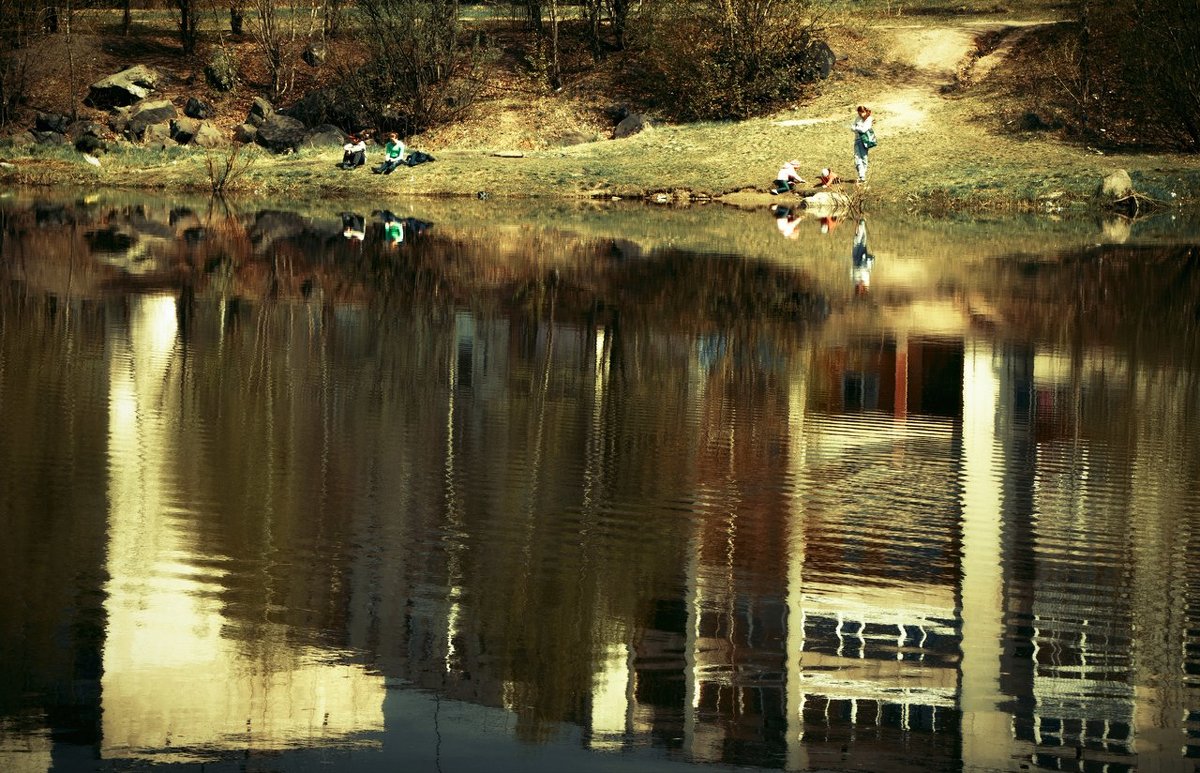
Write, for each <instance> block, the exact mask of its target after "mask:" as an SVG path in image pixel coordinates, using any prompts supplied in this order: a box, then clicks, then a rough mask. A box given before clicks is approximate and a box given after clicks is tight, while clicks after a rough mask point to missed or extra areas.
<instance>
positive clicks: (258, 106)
mask: <svg viewBox="0 0 1200 773" xmlns="http://www.w3.org/2000/svg"><path fill="white" fill-rule="evenodd" d="M274 114H275V108H273V107H271V103H270V102H268V101H267V100H265V99H263V98H262V97H255V98H254V101H253V102H251V103H250V110H249V112H247V113H246V123H248V124H250V125H251V126H262V125H263V123H265V122H266V120H267V119H268V118H270V117H271V116H272V115H274Z"/></svg>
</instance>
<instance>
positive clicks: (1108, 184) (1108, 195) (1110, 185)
mask: <svg viewBox="0 0 1200 773" xmlns="http://www.w3.org/2000/svg"><path fill="white" fill-rule="evenodd" d="M1133 193H1134V191H1133V180H1132V179H1131V178H1130V177H1129V172H1126V171H1125V170H1124V169H1114V170H1113V171H1111V172H1109V173H1108V174H1107V175H1105V176H1104V179H1103V180H1101V181H1100V187H1099V188H1097V189H1096V195H1097V196H1099V197H1100V198H1102V199H1108V200H1109V201H1116V200H1117V199H1123V198H1125V197H1126V196H1132V195H1133Z"/></svg>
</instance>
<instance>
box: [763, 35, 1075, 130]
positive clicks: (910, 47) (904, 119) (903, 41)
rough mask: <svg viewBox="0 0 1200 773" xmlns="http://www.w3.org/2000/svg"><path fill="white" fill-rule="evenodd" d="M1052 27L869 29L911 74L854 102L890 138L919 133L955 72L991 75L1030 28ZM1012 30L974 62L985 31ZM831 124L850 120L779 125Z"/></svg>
mask: <svg viewBox="0 0 1200 773" xmlns="http://www.w3.org/2000/svg"><path fill="white" fill-rule="evenodd" d="M1048 23H1054V22H1044V21H1017V20H1015V19H1009V20H1002V21H986V22H979V21H969V22H962V23H959V24H955V25H950V26H944V27H929V26H927V25H916V24H885V25H879V26H877V27H875V28H874V31H875V33H876V34H879V35H881V36H884V37H883V42H884V45H885V48H886V50H887V52H888V54H887V55H888V58H889V59H890V60H891V61H893V62H894V63H897V64H900V65H904V66H906V67H908V68H910V69H911V71H912V74H911V76H910V77H909V78H907V79H906V82H905V83H903V84H897V85H896V86H893V87H891V88H886V89H883V90H880V91H875V92H872V93H866V94H862V95H861V96H860V97H859V100H860V101H861V102H862V103H864V104H867V105H870V106H871V109H872V111H873V112H874V113H875V116H876V120H878V121H880V122H881V123H885V124H886V126H887V131H888V133H889V134H898V133H905V132H912V131H920V130H921V129H922V128H923V127H924V126H925V124H926V123H927V122H928V120H929V116H930V113H932V112H933V111H935V110H937V109H938V108H939V107H940V105H941V104H942V102H943V97H942V95H941V91H942V87H943V86H946V85H947V84H950V83H953V82H954V81H955V79H956V78H957V77H958V76H959V73H961V72H965V71H966V70H968V69H969V70H970V71H971V72H972V73H973V74H974V75H975V76H976V77H978V76H981V75H984V74H986V73H988V72H990V71H991V70H992V69H993V68H994V67H995V66H996V65H997V64H999V63H1000V62H1001V61H1003V59H1004V57H1005V56H1007V55H1008V53H1009V52H1010V51H1011V50H1012V47H1013V44H1014V43H1015V42H1016V40H1017V39H1019V38H1020V37H1021V35H1023V34H1024V32H1025V31H1027V29H1028V28H1031V27H1033V26H1037V25H1041V24H1048ZM1006 29H1008V30H1014V31H1013V32H1010V33H1009V34H1008V35H1006V36H1005V38H1004V40H1003V42H1002V43H1001V45H999V46H998V47H997V48H996V49H995V50H994V51H992V52H990V53H989V54H987V55H986V56H983V57H978V58H976V51H977V44H976V40H977V39H978V37H979V36H980V35H982V34H984V33H987V32H995V31H1000V30H1006ZM831 121H847V122H848V121H849V117H847V116H845V115H836V116H824V117H821V118H801V119H792V120H787V121H779V122H778V125H780V126H811V125H814V124H820V123H827V122H831Z"/></svg>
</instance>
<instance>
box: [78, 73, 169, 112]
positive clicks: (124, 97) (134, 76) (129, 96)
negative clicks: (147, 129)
mask: <svg viewBox="0 0 1200 773" xmlns="http://www.w3.org/2000/svg"><path fill="white" fill-rule="evenodd" d="M161 80H162V76H161V75H159V74H158V72H157V71H156V70H152V69H151V68H149V67H146V66H145V65H141V64H139V65H136V66H134V67H130V68H128V69H125V70H121V71H120V72H118V73H114V74H113V75H110V76H108V77H107V78H101V79H100V80H98V81H96V82H95V83H93V84H92V85H91V86H89V87H88V95H87V98H86V99H84V103H85V104H88V105H90V106H92V107H98V108H108V107H121V106H124V105H132V104H134V103H135V102H140V101H141V100H143V99H145V98H146V97H147V96H149V95H150V92H151V91H153V90H154V89H155V88H156V87H157V86H158V83H159V81H161Z"/></svg>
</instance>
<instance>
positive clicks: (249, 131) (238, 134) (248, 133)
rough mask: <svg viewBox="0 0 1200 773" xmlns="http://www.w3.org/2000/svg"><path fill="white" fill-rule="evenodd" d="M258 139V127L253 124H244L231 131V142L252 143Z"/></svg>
mask: <svg viewBox="0 0 1200 773" xmlns="http://www.w3.org/2000/svg"><path fill="white" fill-rule="evenodd" d="M256 139H258V127H257V126H255V125H254V124H249V123H244V124H242V125H240V126H235V127H234V129H233V141H234V142H238V143H241V144H243V145H244V144H246V143H248V142H254V141H255V140H256Z"/></svg>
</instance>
